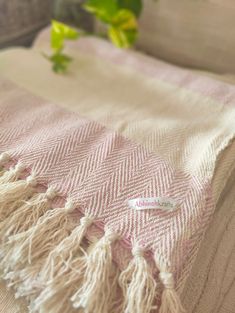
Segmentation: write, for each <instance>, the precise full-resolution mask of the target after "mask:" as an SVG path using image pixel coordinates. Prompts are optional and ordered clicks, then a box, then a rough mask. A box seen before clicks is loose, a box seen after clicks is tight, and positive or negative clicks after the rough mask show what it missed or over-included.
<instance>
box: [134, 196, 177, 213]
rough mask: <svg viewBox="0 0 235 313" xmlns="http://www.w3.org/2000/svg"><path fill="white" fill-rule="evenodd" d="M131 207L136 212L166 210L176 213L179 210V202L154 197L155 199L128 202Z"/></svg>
mask: <svg viewBox="0 0 235 313" xmlns="http://www.w3.org/2000/svg"><path fill="white" fill-rule="evenodd" d="M128 204H129V207H130V208H131V209H135V210H155V209H159V210H164V211H174V210H175V209H177V202H176V201H175V200H174V199H172V198H167V197H154V198H136V199H131V200H129V201H128Z"/></svg>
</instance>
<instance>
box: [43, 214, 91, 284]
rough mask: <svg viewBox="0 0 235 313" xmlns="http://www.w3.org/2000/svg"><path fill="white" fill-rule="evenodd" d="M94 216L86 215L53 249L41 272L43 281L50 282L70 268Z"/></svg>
mask: <svg viewBox="0 0 235 313" xmlns="http://www.w3.org/2000/svg"><path fill="white" fill-rule="evenodd" d="M93 220H94V219H93V218H92V217H90V216H84V217H82V218H81V220H80V225H79V226H77V227H76V228H74V229H73V231H72V233H71V234H70V235H69V236H68V237H65V238H64V240H62V241H61V242H60V243H59V245H58V246H56V248H55V249H54V250H52V251H51V252H50V254H49V256H48V258H47V260H46V262H45V264H44V266H43V268H42V270H41V272H40V274H39V276H40V280H41V281H42V282H44V284H45V283H48V282H50V281H52V280H53V279H54V278H55V277H56V276H61V275H62V274H63V273H64V272H66V271H67V269H68V268H69V266H70V264H71V262H72V260H73V259H74V257H76V256H77V255H78V253H79V250H80V248H81V242H82V239H83V238H84V236H85V233H86V231H87V228H88V227H89V226H90V225H91V224H92V222H93Z"/></svg>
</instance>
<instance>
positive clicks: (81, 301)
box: [0, 154, 184, 313]
mask: <svg viewBox="0 0 235 313" xmlns="http://www.w3.org/2000/svg"><path fill="white" fill-rule="evenodd" d="M8 161H9V157H7V155H5V156H4V155H3V154H2V155H0V168H1V166H3V165H4V162H8ZM24 170H25V167H24V166H23V165H21V164H20V163H18V164H17V165H16V166H15V168H11V169H10V170H6V171H4V172H3V175H2V176H0V270H2V271H3V272H4V275H3V277H4V278H5V279H6V280H7V282H8V286H10V287H14V288H15V290H16V296H17V297H20V296H25V297H27V298H28V300H29V301H30V302H31V304H30V313H49V312H50V313H75V312H84V313H94V312H95V313H151V312H153V310H155V309H156V306H155V301H156V281H155V279H154V277H153V273H152V270H151V268H150V266H149V265H148V261H147V260H146V259H145V257H144V251H143V250H141V249H140V248H139V247H138V246H134V248H133V250H132V253H133V259H132V260H131V261H130V263H129V265H128V266H127V268H126V269H125V270H124V271H123V272H122V273H121V274H120V272H119V270H118V268H117V266H116V265H115V263H114V262H113V257H112V246H113V243H114V242H115V241H116V240H117V239H118V235H117V234H115V233H113V232H111V231H106V232H105V234H104V236H103V237H102V238H101V239H99V240H97V241H96V242H94V243H91V244H89V246H88V247H87V246H86V247H84V246H83V243H84V241H83V239H84V237H85V235H86V232H87V229H88V227H89V226H90V225H91V224H92V223H93V221H94V218H93V217H91V216H84V217H82V218H81V220H80V225H78V226H77V227H75V228H74V224H73V223H72V219H73V214H71V213H72V212H73V211H74V209H75V206H74V204H73V203H72V202H71V201H69V200H68V201H67V203H66V204H65V207H64V208H56V209H53V208H52V201H53V199H54V198H55V197H56V195H57V194H56V192H55V191H54V190H53V188H51V187H50V188H48V190H47V191H46V192H45V193H36V188H35V187H36V184H37V182H36V179H35V177H34V175H31V176H29V177H28V178H27V179H19V178H20V177H21V174H22V173H23V171H24ZM83 248H84V249H83ZM155 262H156V264H157V267H158V269H159V270H160V274H159V278H160V280H161V282H162V283H163V285H164V287H165V289H164V290H163V293H162V303H161V307H160V311H159V313H183V312H184V310H183V308H182V305H181V303H180V300H179V297H178V295H177V293H176V291H175V289H174V281H173V276H172V274H171V273H170V271H169V267H167V266H166V264H165V263H164V262H163V261H162V259H161V258H160V257H159V256H158V255H157V254H155Z"/></svg>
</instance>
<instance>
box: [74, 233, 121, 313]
mask: <svg viewBox="0 0 235 313" xmlns="http://www.w3.org/2000/svg"><path fill="white" fill-rule="evenodd" d="M117 239H118V235H117V234H115V233H113V232H110V231H106V233H105V235H104V236H103V237H102V238H101V239H100V240H99V241H97V242H96V244H95V245H94V246H93V248H92V250H91V251H90V253H89V254H88V255H86V260H85V272H84V278H83V283H82V286H81V288H79V289H78V291H77V292H76V293H75V294H74V295H73V296H72V297H71V301H72V302H73V306H74V308H78V309H79V308H84V309H85V311H86V312H87V313H93V312H96V313H109V306H108V301H107V299H109V298H110V296H111V292H112V291H111V283H110V276H111V269H112V249H111V245H112V243H113V242H114V241H115V240H117Z"/></svg>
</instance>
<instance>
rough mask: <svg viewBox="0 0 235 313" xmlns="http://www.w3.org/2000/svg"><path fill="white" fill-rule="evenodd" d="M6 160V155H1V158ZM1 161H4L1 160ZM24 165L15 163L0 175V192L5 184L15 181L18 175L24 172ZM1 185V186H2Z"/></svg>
mask: <svg viewBox="0 0 235 313" xmlns="http://www.w3.org/2000/svg"><path fill="white" fill-rule="evenodd" d="M4 158H5V160H7V157H6V156H5V157H3V160H4ZM3 163H5V162H4V161H3ZM24 170H25V166H24V165H23V164H21V163H17V164H16V166H15V167H11V168H10V169H9V170H7V171H5V172H4V173H3V175H2V176H1V177H0V192H1V190H2V189H3V188H4V185H5V184H8V183H12V182H15V181H16V180H17V179H18V178H19V177H20V175H21V174H22V173H23V172H24ZM2 185H3V186H2Z"/></svg>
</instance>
